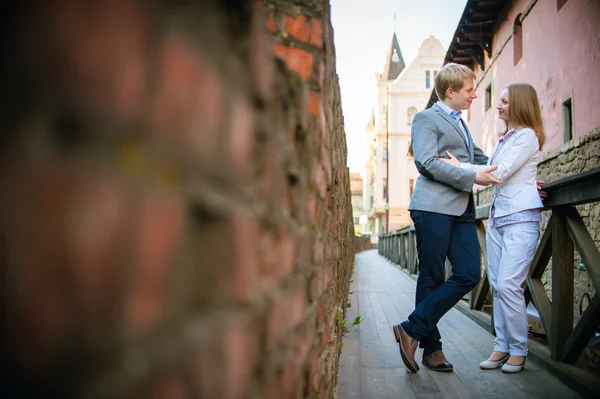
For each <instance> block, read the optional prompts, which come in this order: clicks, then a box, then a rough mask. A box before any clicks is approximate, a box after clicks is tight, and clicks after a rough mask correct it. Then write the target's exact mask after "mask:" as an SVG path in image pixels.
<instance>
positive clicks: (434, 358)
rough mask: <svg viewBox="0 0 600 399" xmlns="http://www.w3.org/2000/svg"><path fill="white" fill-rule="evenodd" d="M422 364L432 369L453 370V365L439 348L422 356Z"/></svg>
mask: <svg viewBox="0 0 600 399" xmlns="http://www.w3.org/2000/svg"><path fill="white" fill-rule="evenodd" d="M423 364H424V365H425V366H427V367H429V368H430V369H431V370H433V371H452V370H454V366H452V364H450V362H448V359H446V356H444V352H442V350H441V349H440V350H437V351H435V352H433V353H432V354H431V355H427V356H423Z"/></svg>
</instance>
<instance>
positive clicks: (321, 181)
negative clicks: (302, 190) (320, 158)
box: [315, 165, 327, 198]
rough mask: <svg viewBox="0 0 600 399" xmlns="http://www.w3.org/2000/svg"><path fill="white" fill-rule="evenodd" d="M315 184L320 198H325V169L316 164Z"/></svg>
mask: <svg viewBox="0 0 600 399" xmlns="http://www.w3.org/2000/svg"><path fill="white" fill-rule="evenodd" d="M315 184H316V186H317V191H318V193H319V196H320V197H321V198H325V193H326V192H327V182H326V181H325V171H324V170H323V167H322V166H320V165H319V166H317V170H316V172H315Z"/></svg>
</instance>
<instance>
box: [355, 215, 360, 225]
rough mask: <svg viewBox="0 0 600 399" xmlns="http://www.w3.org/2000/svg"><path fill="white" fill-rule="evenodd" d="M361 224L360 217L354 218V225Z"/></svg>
mask: <svg viewBox="0 0 600 399" xmlns="http://www.w3.org/2000/svg"><path fill="white" fill-rule="evenodd" d="M357 224H360V217H356V218H354V225H355V226H356V225H357Z"/></svg>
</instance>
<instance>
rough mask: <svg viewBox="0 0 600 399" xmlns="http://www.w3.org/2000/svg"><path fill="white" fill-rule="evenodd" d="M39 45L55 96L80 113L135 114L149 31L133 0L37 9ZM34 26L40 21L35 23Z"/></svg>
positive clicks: (143, 89) (142, 90)
mask: <svg viewBox="0 0 600 399" xmlns="http://www.w3.org/2000/svg"><path fill="white" fill-rule="evenodd" d="M38 11H39V12H40V14H41V15H45V18H44V19H43V20H42V21H41V23H39V24H38V25H36V32H41V35H43V37H40V38H37V40H38V44H40V45H41V44H42V43H44V44H46V49H45V50H46V51H48V53H44V51H40V54H50V57H49V58H50V60H49V65H48V67H47V69H46V71H45V73H47V74H48V75H49V76H48V79H49V82H52V83H53V90H55V92H54V93H53V94H55V95H56V96H57V97H58V98H61V97H62V98H64V99H66V100H67V102H68V103H69V105H70V106H71V107H72V108H74V109H77V110H80V111H82V112H85V113H90V112H91V113H94V114H96V115H99V114H100V115H106V112H107V111H108V112H109V113H113V112H115V111H116V112H117V113H118V115H119V116H120V117H123V116H125V117H126V118H130V117H135V116H139V114H140V113H141V112H142V111H143V107H144V105H145V104H144V100H145V98H146V96H147V82H148V76H147V70H148V61H149V53H148V51H147V50H148V48H149V41H150V30H149V26H148V25H149V24H148V22H149V21H148V20H147V18H146V17H145V15H144V13H143V11H142V9H141V8H140V7H139V6H137V5H136V4H135V2H133V1H88V2H86V3H85V5H83V6H82V5H81V4H77V2H74V1H63V2H60V3H58V4H54V3H53V6H50V5H49V3H48V5H41V10H38ZM38 22H39V21H38Z"/></svg>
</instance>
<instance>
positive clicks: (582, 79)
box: [468, 0, 600, 154]
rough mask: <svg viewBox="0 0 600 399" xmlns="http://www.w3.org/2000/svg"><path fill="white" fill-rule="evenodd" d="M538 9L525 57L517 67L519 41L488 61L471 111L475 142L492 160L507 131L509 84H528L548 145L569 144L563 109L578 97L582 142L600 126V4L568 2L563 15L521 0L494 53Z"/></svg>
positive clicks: (525, 27) (577, 129)
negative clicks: (501, 107)
mask: <svg viewBox="0 0 600 399" xmlns="http://www.w3.org/2000/svg"><path fill="white" fill-rule="evenodd" d="M532 3H535V4H534V5H533V7H532V8H531V10H530V12H529V14H528V15H527V16H526V17H525V19H524V20H523V22H522V38H523V57H522V58H521V60H520V61H519V62H518V63H517V65H514V50H513V46H514V42H513V40H514V36H513V37H511V38H510V39H509V40H508V42H506V46H505V47H504V49H503V50H502V51H501V53H500V54H499V56H498V57H497V58H496V59H495V60H492V61H493V63H492V64H491V65H490V59H486V70H485V71H482V70H481V68H479V67H478V66H477V67H476V69H475V71H476V73H477V76H478V79H477V80H478V86H477V95H478V96H479V98H478V99H477V100H475V102H474V104H473V105H472V106H471V109H470V110H469V116H468V119H469V121H468V123H469V127H470V129H471V132H472V133H473V136H474V139H475V142H476V143H477V144H478V145H480V146H481V147H482V149H483V150H484V151H485V152H486V153H487V154H489V153H490V152H491V150H492V148H493V145H494V144H495V142H496V139H497V137H498V134H499V133H500V132H501V131H502V129H503V127H504V126H503V123H502V122H501V121H500V120H499V119H498V113H497V111H496V109H495V108H496V106H497V105H498V101H499V100H498V98H499V96H500V92H501V91H502V89H503V88H504V87H505V86H506V85H507V84H509V83H513V82H526V83H529V84H531V85H533V86H534V87H535V89H536V90H537V92H538V96H539V98H540V105H541V108H542V114H543V116H544V125H545V128H546V139H547V141H546V145H545V146H544V148H543V150H545V151H547V150H549V149H551V148H556V147H558V146H560V145H561V144H562V143H563V127H562V126H563V113H562V103H563V102H564V101H565V100H567V99H568V98H569V97H572V103H573V119H574V130H573V136H574V137H577V136H580V135H582V134H584V133H586V132H589V131H590V130H592V129H594V128H596V127H598V126H600V0H568V1H567V3H566V4H565V5H564V6H563V7H562V8H561V9H560V11H557V1H556V0H538V1H532V0H515V1H514V5H513V7H512V9H511V10H510V12H509V13H508V16H507V18H506V20H505V22H504V23H503V24H502V25H501V26H500V28H499V30H498V32H497V33H496V35H495V37H494V39H493V44H492V50H493V55H496V54H497V52H498V51H499V49H500V47H501V46H502V45H503V43H505V41H506V39H507V37H509V36H510V35H511V33H512V31H513V25H514V22H515V20H516V18H517V16H518V15H519V14H520V13H525V12H526V9H527V8H528V7H529V5H530V4H532ZM490 83H491V84H492V107H491V109H489V110H488V111H486V110H485V90H486V88H487V87H488V85H489V84H490Z"/></svg>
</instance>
